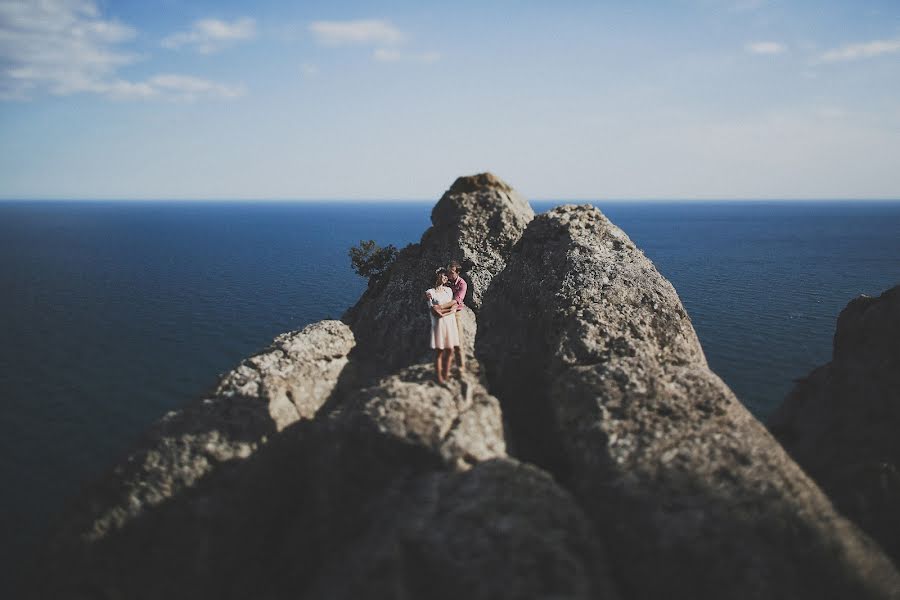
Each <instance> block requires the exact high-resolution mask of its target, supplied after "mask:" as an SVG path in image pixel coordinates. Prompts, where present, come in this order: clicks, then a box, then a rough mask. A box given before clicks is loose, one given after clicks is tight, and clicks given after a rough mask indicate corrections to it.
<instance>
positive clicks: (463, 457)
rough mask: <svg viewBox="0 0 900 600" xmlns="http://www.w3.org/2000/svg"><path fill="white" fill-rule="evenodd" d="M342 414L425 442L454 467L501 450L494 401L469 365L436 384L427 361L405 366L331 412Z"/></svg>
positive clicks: (500, 423)
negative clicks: (468, 369) (461, 371)
mask: <svg viewBox="0 0 900 600" xmlns="http://www.w3.org/2000/svg"><path fill="white" fill-rule="evenodd" d="M346 414H349V415H353V416H354V417H355V418H359V417H362V418H365V419H366V420H368V421H370V422H371V423H372V424H374V425H375V427H376V428H377V429H378V430H379V431H380V432H381V433H383V434H385V435H389V436H392V437H396V438H398V439H402V440H405V441H408V442H411V443H414V444H417V445H421V446H424V447H426V448H429V449H431V450H433V451H434V452H436V453H437V454H439V455H440V456H441V458H442V459H443V460H444V461H446V463H447V464H448V465H450V466H452V467H453V468H456V469H459V470H464V469H466V468H468V467H470V466H472V465H475V464H477V463H478V462H481V461H485V460H489V459H491V458H501V457H505V456H506V441H505V439H504V436H503V418H502V415H501V413H500V403H499V402H497V399H496V398H494V397H493V396H492V395H490V394H489V393H488V392H487V390H486V389H485V388H484V386H483V385H482V384H481V382H480V381H479V379H478V377H477V375H475V374H473V373H472V371H468V372H466V373H463V374H462V375H461V377H460V378H453V379H450V380H449V381H448V382H447V383H446V384H444V385H438V384H437V383H435V382H434V368H433V367H432V366H430V365H415V366H412V367H408V368H406V369H403V370H401V371H400V372H398V373H396V374H394V375H390V376H388V377H385V378H383V379H382V380H381V381H379V382H378V383H377V384H376V385H374V386H371V387H368V388H365V389H362V390H360V391H359V392H358V393H357V394H355V395H353V396H351V397H350V398H349V399H348V401H347V402H346V403H345V408H343V409H341V410H340V411H339V413H338V414H337V415H335V416H343V415H346Z"/></svg>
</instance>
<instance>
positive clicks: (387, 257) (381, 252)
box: [349, 240, 397, 279]
mask: <svg viewBox="0 0 900 600" xmlns="http://www.w3.org/2000/svg"><path fill="white" fill-rule="evenodd" d="M349 254H350V264H351V265H352V266H353V270H354V271H356V274H357V275H359V276H360V277H366V278H367V279H377V278H378V277H380V276H381V275H382V274H383V273H384V272H385V271H387V269H388V267H390V266H391V264H392V263H393V262H394V260H395V259H396V258H397V248H396V247H394V246H393V245H392V244H388V245H387V246H385V247H384V248H382V247H380V246H379V245H378V244H376V243H375V240H369V241H362V240H360V242H359V244H357V245H356V246H351V248H350V252H349Z"/></svg>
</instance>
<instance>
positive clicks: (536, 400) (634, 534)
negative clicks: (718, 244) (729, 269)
mask: <svg viewBox="0 0 900 600" xmlns="http://www.w3.org/2000/svg"><path fill="white" fill-rule="evenodd" d="M521 290H526V292H524V293H523V292H522V291H521ZM476 355H477V356H478V358H479V360H480V361H481V362H482V364H483V366H484V368H485V370H486V372H487V375H488V380H489V382H490V390H491V392H492V393H493V394H494V395H496V396H497V397H498V398H499V399H500V401H501V404H502V406H503V410H504V415H505V417H506V418H507V419H508V420H509V423H510V429H511V431H512V440H511V451H512V452H513V454H514V455H516V456H519V457H524V458H526V459H530V460H534V461H536V462H538V464H541V465H543V466H545V467H546V468H548V469H550V470H551V472H552V473H554V475H555V476H556V477H557V479H558V480H560V481H562V482H563V483H564V484H566V485H568V486H569V487H570V489H571V490H572V491H573V493H574V494H575V497H576V498H577V499H578V501H579V503H580V504H581V506H583V507H584V508H585V510H586V512H587V514H588V516H589V517H590V518H591V519H592V521H593V523H594V526H595V527H596V529H597V531H598V533H599V535H600V536H601V538H602V539H603V540H604V542H605V543H606V544H607V546H608V547H609V548H612V549H614V552H611V553H610V560H611V561H612V563H613V567H612V568H613V571H614V573H615V575H616V580H617V581H618V582H619V583H620V588H619V589H620V591H621V592H622V594H623V595H624V596H625V597H634V598H655V597H677V598H723V597H724V598H797V597H810V598H811V597H823V598H850V597H854V598H886V597H892V595H895V594H898V593H900V587H898V586H900V578H898V576H897V573H896V572H895V571H894V569H893V568H892V566H891V565H890V563H889V561H887V560H886V559H885V557H884V556H883V555H882V554H881V553H880V552H879V551H878V549H877V548H875V547H874V545H872V544H871V542H870V541H869V540H868V539H867V538H866V537H865V536H863V535H861V534H860V533H859V532H858V531H857V530H856V529H855V528H854V527H853V526H852V525H851V524H850V523H848V522H847V521H846V520H844V519H842V518H841V517H840V516H838V515H837V514H836V513H835V511H834V510H833V508H832V507H831V505H830V503H829V502H828V501H827V499H826V498H825V497H824V495H823V494H822V493H821V491H820V490H819V489H818V488H817V487H816V486H815V485H814V484H813V483H812V482H811V481H810V480H809V479H808V478H807V477H806V476H805V475H804V474H803V472H802V471H801V470H800V469H799V468H798V467H797V466H796V464H795V463H794V462H793V461H792V460H790V458H789V457H788V456H787V455H786V454H785V452H784V451H783V450H782V449H781V447H780V446H779V445H778V444H777V442H776V441H775V440H774V439H773V438H772V437H771V436H770V435H769V434H768V432H767V431H766V430H765V428H764V427H762V425H761V424H759V423H758V422H757V421H756V420H755V419H754V418H753V417H752V416H751V415H750V414H749V413H748V412H747V411H746V409H744V407H743V406H741V404H740V403H739V402H738V401H737V399H736V398H735V397H734V395H733V394H732V392H731V391H730V390H729V389H728V388H727V386H725V384H724V383H722V382H721V380H719V378H718V377H716V376H715V375H714V374H713V373H712V372H710V371H709V369H708V368H707V366H706V362H705V359H704V357H703V353H702V351H701V348H700V345H699V343H698V341H697V338H696V335H695V334H694V331H693V328H692V327H691V324H690V321H689V319H688V317H687V315H686V314H685V311H684V309H683V307H682V305H681V303H680V301H679V299H678V296H677V295H676V293H675V291H674V289H673V288H672V287H671V285H670V284H669V283H668V282H667V281H665V279H664V278H663V277H662V276H661V275H660V274H659V273H658V272H657V271H656V269H655V268H654V267H653V265H652V264H651V263H650V262H649V261H648V260H647V259H646V258H645V257H644V256H643V254H642V253H641V252H640V251H639V250H638V249H637V248H636V247H635V246H634V244H633V243H632V242H631V241H630V240H629V239H628V238H627V236H625V234H624V233H622V232H621V231H620V230H618V229H617V228H616V227H615V226H614V225H612V224H611V223H610V222H609V221H608V220H607V219H606V218H605V217H604V216H603V215H602V214H601V213H600V212H599V211H598V210H597V209H595V208H593V207H590V206H582V207H576V206H564V207H559V208H556V209H554V210H552V211H550V212H548V213H546V214H543V215H540V216H538V217H537V218H536V219H535V220H534V221H533V222H532V223H531V224H530V225H529V226H528V228H527V229H526V231H525V233H524V234H523V236H522V239H521V240H520V242H519V243H518V245H517V246H516V248H515V249H514V250H513V253H512V255H511V256H510V259H509V261H508V264H507V266H506V268H505V269H504V271H503V272H502V273H501V274H500V275H499V276H497V277H496V278H495V279H494V280H493V283H492V285H491V287H490V289H489V290H488V291H487V293H486V295H485V299H484V308H483V310H482V311H481V313H480V315H479V334H478V339H477V340H476Z"/></svg>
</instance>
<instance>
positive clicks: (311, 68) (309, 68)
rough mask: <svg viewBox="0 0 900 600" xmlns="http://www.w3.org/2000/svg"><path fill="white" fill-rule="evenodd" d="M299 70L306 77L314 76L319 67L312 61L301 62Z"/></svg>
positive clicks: (317, 72)
mask: <svg viewBox="0 0 900 600" xmlns="http://www.w3.org/2000/svg"><path fill="white" fill-rule="evenodd" d="M300 72H301V73H303V74H304V75H305V76H307V77H315V76H316V75H318V74H319V67H317V66H316V65H314V64H312V63H303V64H302V65H300Z"/></svg>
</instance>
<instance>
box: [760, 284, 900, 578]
mask: <svg viewBox="0 0 900 600" xmlns="http://www.w3.org/2000/svg"><path fill="white" fill-rule="evenodd" d="M769 428H770V429H771V431H772V433H773V434H774V435H775V437H777V438H778V440H779V441H780V442H781V443H782V444H784V447H785V448H786V449H787V451H788V452H789V453H790V454H791V456H792V457H793V458H794V460H796V461H797V462H798V463H799V464H800V466H802V467H803V468H804V469H805V470H806V472H807V473H809V475H810V476H811V477H812V478H813V479H814V480H815V481H816V482H817V483H818V484H819V485H820V486H821V487H822V489H823V490H824V491H825V493H826V494H828V496H829V497H830V498H831V500H832V501H833V502H834V504H835V506H837V508H838V510H840V511H841V512H842V513H843V514H844V515H845V516H847V517H849V518H850V519H851V520H853V521H854V522H856V523H857V524H858V525H859V526H860V527H862V528H863V529H864V530H865V531H867V532H868V533H869V534H870V535H871V536H872V537H873V538H875V539H876V540H877V541H878V542H879V543H880V544H881V545H882V547H883V548H884V549H885V550H886V551H887V553H888V554H889V555H890V556H891V557H892V558H893V559H894V561H895V564H900V286H896V287H893V288H891V289H889V290H887V291H886V292H884V293H883V294H881V296H879V297H877V298H871V297H868V296H861V297H859V298H856V299H855V300H853V301H851V302H850V303H849V304H848V305H847V307H846V308H845V309H844V310H843V311H842V312H841V314H840V316H839V317H838V322H837V331H836V332H835V335H834V351H833V356H832V360H831V362H829V363H828V364H826V365H824V366H821V367H818V368H817V369H815V370H813V371H812V372H811V373H810V374H809V375H808V376H807V377H806V378H804V379H802V380H800V381H799V382H798V383H797V385H796V386H795V387H794V389H793V390H792V391H791V393H790V394H789V395H788V397H787V398H786V399H785V401H784V403H783V404H782V405H781V407H780V408H779V409H778V411H776V413H775V414H774V415H773V416H772V417H771V419H770V421H769Z"/></svg>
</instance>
